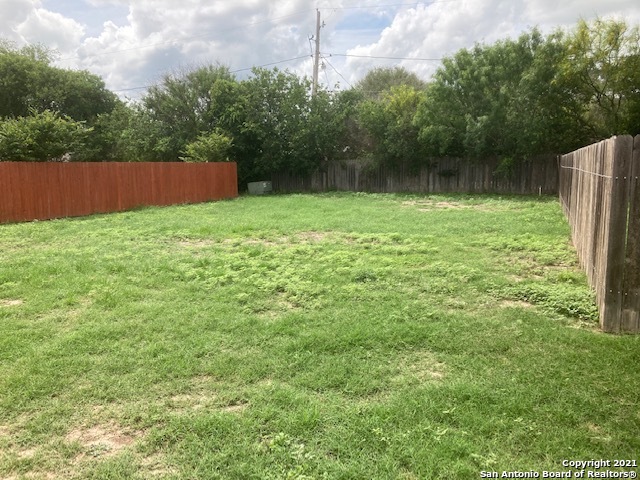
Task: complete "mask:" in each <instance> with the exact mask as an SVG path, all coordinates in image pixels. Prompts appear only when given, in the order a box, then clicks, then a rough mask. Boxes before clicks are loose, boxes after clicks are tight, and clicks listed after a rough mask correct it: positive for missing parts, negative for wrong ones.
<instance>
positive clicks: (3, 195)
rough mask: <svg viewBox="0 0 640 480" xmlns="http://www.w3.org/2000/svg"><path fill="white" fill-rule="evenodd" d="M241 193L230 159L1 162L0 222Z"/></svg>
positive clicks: (218, 197) (233, 165)
mask: <svg viewBox="0 0 640 480" xmlns="http://www.w3.org/2000/svg"><path fill="white" fill-rule="evenodd" d="M237 195H238V186H237V167H236V164H235V163H231V162H230V163H178V162H175V163H174V162H171V163H168V162H167V163H164V162H159V163H149V162H140V163H120V162H105V163H73V162H71V163H57V162H56V163H29V162H0V223H2V222H19V221H28V220H36V219H37V220H46V219H50V218H59V217H72V216H80V215H90V214H93V213H107V212H116V211H122V210H127V209H130V208H134V207H138V206H141V205H172V204H181V203H197V202H205V201H209V200H219V199H222V198H233V197H236V196H237Z"/></svg>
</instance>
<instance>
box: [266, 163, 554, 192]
mask: <svg viewBox="0 0 640 480" xmlns="http://www.w3.org/2000/svg"><path fill="white" fill-rule="evenodd" d="M498 165H499V162H498V160H497V159H489V160H483V161H481V162H476V161H470V160H465V159H459V158H443V159H438V160H434V161H433V162H432V166H431V167H430V168H426V167H425V168H422V169H420V170H419V171H417V172H416V171H412V170H411V169H409V168H407V167H402V166H401V167H398V168H388V167H384V166H376V167H372V166H371V165H367V164H366V163H364V162H361V161H356V160H347V161H343V162H330V163H329V164H328V165H327V166H326V168H324V169H323V170H322V171H320V170H319V171H316V172H315V173H313V174H312V175H307V176H301V175H293V174H290V173H286V172H285V173H277V174H274V175H272V177H271V181H272V184H273V190H274V191H276V192H283V193H284V192H312V191H315V192H324V191H331V190H339V191H352V192H360V191H364V192H414V193H445V192H460V193H504V194H508V193H517V194H539V193H542V194H556V193H557V192H558V159H557V156H555V155H547V156H543V157H538V158H535V159H532V160H531V161H529V162H523V163H518V164H516V165H515V167H514V168H513V169H512V171H510V172H505V173H502V174H501V173H499V172H498V171H497V170H498Z"/></svg>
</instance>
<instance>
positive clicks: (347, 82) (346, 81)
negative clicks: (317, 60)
mask: <svg viewBox="0 0 640 480" xmlns="http://www.w3.org/2000/svg"><path fill="white" fill-rule="evenodd" d="M322 59H323V60H324V61H325V62H327V64H328V65H329V66H330V67H331V68H333V70H334V71H335V72H336V73H337V74H338V75H340V77H341V78H342V79H343V80H344V81H345V83H346V84H347V85H349V88H353V85H351V84H350V83H349V81H348V80H347V79H346V78H344V76H343V75H342V74H341V73H340V72H339V71H338V70H337V69H336V67H334V66H333V65H332V64H331V62H330V61H329V60H328V59H327V57H322Z"/></svg>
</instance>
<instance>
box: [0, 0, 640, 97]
mask: <svg viewBox="0 0 640 480" xmlns="http://www.w3.org/2000/svg"><path fill="white" fill-rule="evenodd" d="M383 3H385V4H386V3H402V2H383ZM56 4H58V5H60V6H59V7H58V6H57V5H56ZM372 4H373V2H371V0H318V1H317V2H314V4H310V2H308V0H284V1H276V0H269V1H267V0H234V1H226V0H225V1H223V0H212V1H211V0H210V1H206V0H181V1H180V2H177V1H175V0H135V1H134V0H68V1H66V2H61V3H58V2H54V1H52V0H41V1H40V0H0V36H4V37H7V38H9V39H11V40H16V41H18V42H21V43H25V42H30V43H36V42H42V43H45V44H47V45H49V46H51V47H55V48H58V49H60V50H61V51H62V61H60V63H59V65H60V66H63V67H70V68H84V69H88V70H90V71H92V72H94V73H96V74H99V75H101V76H102V77H103V78H104V79H105V81H106V83H107V86H108V87H109V88H111V89H113V90H119V89H125V88H130V87H138V86H143V85H147V84H149V83H151V82H155V81H157V80H158V79H159V78H160V77H161V75H162V74H163V73H166V72H171V71H175V70H176V69H180V68H181V67H184V66H192V65H200V64H203V63H212V62H216V61H219V62H221V63H223V64H225V65H228V66H229V67H230V68H231V69H232V70H234V69H241V68H245V67H250V66H252V65H263V64H268V63H272V62H277V61H280V60H285V59H291V58H295V57H304V58H302V59H300V60H298V61H295V62H290V63H284V64H281V65H280V66H281V67H282V68H290V69H292V70H294V71H296V72H297V73H300V74H307V75H310V74H311V60H310V54H311V49H310V42H309V38H308V37H309V36H310V35H312V34H313V33H314V32H315V19H316V12H315V7H316V6H317V7H319V8H321V9H322V10H321V11H322V19H323V21H324V22H325V23H326V26H325V28H323V30H322V34H321V40H322V45H321V50H322V52H323V53H328V52H333V53H349V54H353V55H370V56H387V57H414V58H415V57H420V58H441V57H442V56H444V55H450V54H452V53H454V52H455V51H457V50H458V49H460V48H463V47H471V46H473V44H474V43H475V42H493V41H495V40H497V39H500V38H504V37H507V36H510V37H516V36H518V35H519V34H520V33H521V32H522V31H524V30H527V29H529V28H531V27H533V26H536V25H539V26H540V27H541V28H542V29H543V30H544V31H550V30H552V29H553V28H555V27H556V26H570V25H573V24H575V22H576V21H577V20H578V19H579V18H586V19H591V18H594V17H595V16H597V15H600V16H608V15H617V16H619V17H623V18H625V19H627V20H628V21H629V22H639V21H640V6H639V5H637V0H607V2H604V1H603V0H566V1H565V2H558V1H557V0H447V1H443V0H440V1H436V2H427V3H424V4H419V5H417V6H413V7H408V6H404V7H397V6H396V7H390V6H385V7H383V6H381V7H379V8H373V7H372ZM358 6H366V7H367V8H352V7H358ZM398 64H401V65H402V66H404V67H405V68H408V69H410V70H413V71H415V72H416V73H418V74H419V75H421V76H423V77H425V78H428V77H429V76H430V75H431V74H432V73H433V72H434V71H435V68H437V66H438V62H422V61H420V62H418V61H407V60H405V61H396V60H378V59H371V58H345V57H339V56H334V57H327V58H326V60H325V66H326V69H325V70H324V72H323V73H322V74H321V77H320V79H321V81H323V82H325V83H327V84H329V85H333V84H335V83H336V82H338V81H339V82H340V83H341V84H342V85H343V86H344V84H345V83H346V82H345V81H344V80H343V79H342V78H341V76H340V74H342V75H344V76H345V77H346V78H347V80H348V81H349V82H350V83H353V82H355V81H357V80H358V79H359V78H361V77H362V76H363V75H364V74H365V73H366V71H367V70H368V69H370V68H373V67H375V66H381V65H389V66H393V65H398Z"/></svg>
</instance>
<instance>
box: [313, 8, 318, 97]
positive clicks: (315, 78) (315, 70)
mask: <svg viewBox="0 0 640 480" xmlns="http://www.w3.org/2000/svg"><path fill="white" fill-rule="evenodd" d="M319 67H320V10H319V9H316V51H315V53H314V55H313V85H312V86H311V96H313V97H315V96H316V92H317V91H318V69H319Z"/></svg>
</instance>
